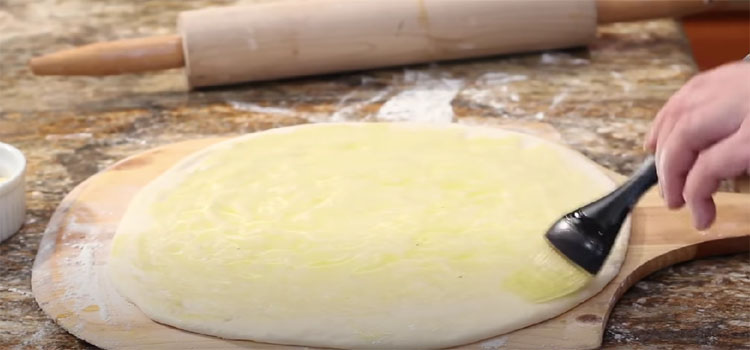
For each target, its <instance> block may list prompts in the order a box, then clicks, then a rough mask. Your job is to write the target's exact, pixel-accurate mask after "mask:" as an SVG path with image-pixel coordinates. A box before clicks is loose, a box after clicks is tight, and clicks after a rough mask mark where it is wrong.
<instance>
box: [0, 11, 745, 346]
mask: <svg viewBox="0 0 750 350" xmlns="http://www.w3.org/2000/svg"><path fill="white" fill-rule="evenodd" d="M256 1H257V0H256ZM244 2H253V1H244ZM230 3H234V1H179V0H156V1H138V2H122V1H115V0H108V1H85V0H69V1H65V0H57V1H52V0H49V1H30V0H29V1H21V0H0V141H3V142H7V143H11V144H13V145H15V146H17V147H19V148H20V149H21V150H22V151H23V152H25V154H26V156H27V157H28V160H29V168H28V178H27V180H28V186H27V191H28V192H27V198H28V206H29V212H28V217H27V221H26V225H25V226H24V228H23V229H22V230H21V232H19V233H18V234H16V235H15V236H13V237H12V238H11V239H10V240H8V241H6V242H4V243H0V349H86V348H91V347H92V346H90V345H87V344H85V343H83V342H81V341H78V340H76V338H74V337H73V336H71V335H69V334H68V333H66V332H65V331H64V330H62V329H60V328H59V327H57V326H56V325H55V324H54V322H53V321H52V320H50V319H49V318H48V317H46V316H45V315H44V314H43V313H42V312H41V310H40V309H39V307H38V306H37V305H36V303H35V301H34V299H33V296H32V294H31V290H30V288H31V287H30V276H31V266H32V263H33V259H34V256H35V254H36V249H37V246H38V242H39V239H40V238H41V234H42V232H43V230H44V228H45V226H46V224H47V222H48V220H49V217H50V215H51V214H52V212H53V211H54V209H55V207H56V206H57V205H58V204H59V202H60V200H61V199H62V197H63V196H64V195H65V194H66V193H67V192H69V191H70V190H71V189H72V188H73V187H74V186H75V185H76V184H78V183H80V182H81V181H83V180H84V179H86V178H87V177H89V176H91V175H92V174H94V173H96V172H97V171H99V170H101V169H103V168H105V167H107V166H108V165H110V164H112V163H113V162H115V161H117V160H119V159H121V158H123V157H126V156H128V155H132V154H134V153H137V152H140V151H143V150H146V149H149V148H151V147H154V146H157V145H161V144H166V143H170V142H175V141H180V140H186V139H191V138H196V137H205V136H216V135H237V134H239V133H244V132H252V131H257V130H263V129H268V128H272V127H278V126H283V125H293V124H299V123H308V122H322V121H332V120H337V121H344V120H347V121H349V120H351V121H378V120H413V119H414V117H415V116H421V117H425V116H427V117H429V119H430V120H431V121H436V122H445V121H456V122H464V123H475V124H503V123H506V122H509V121H519V120H520V121H532V122H543V123H548V124H550V125H552V126H553V127H554V128H555V129H557V130H558V132H559V133H560V134H561V136H562V139H563V140H564V141H565V142H567V143H568V144H570V145H571V146H572V147H573V148H575V149H577V150H579V151H581V152H583V153H585V154H586V155H588V156H589V157H591V158H592V159H594V160H595V161H597V162H598V163H600V164H602V165H604V166H606V167H608V168H610V169H613V170H615V171H619V172H623V173H627V172H629V171H631V170H632V169H634V167H635V166H637V164H638V163H639V162H640V160H641V159H642V158H643V156H644V154H643V153H642V151H641V149H640V142H641V139H642V137H643V135H644V133H645V132H646V130H647V128H648V125H649V121H650V119H651V118H652V117H653V115H654V114H655V113H656V112H657V110H658V109H659V107H660V106H661V105H662V104H663V103H664V102H665V101H666V99H667V98H668V97H669V95H670V94H671V93H672V92H674V91H675V90H676V89H678V88H679V86H680V85H681V84H683V83H684V82H685V81H686V80H687V79H689V77H690V76H691V75H692V74H694V73H695V71H696V68H695V66H694V64H693V60H692V57H691V56H690V53H689V48H688V46H687V43H686V41H685V39H684V35H683V34H682V32H681V29H680V27H679V25H677V24H676V23H675V22H673V21H670V20H660V21H649V22H641V23H633V24H617V25H610V26H604V27H601V28H600V29H599V31H598V35H597V39H596V41H595V42H594V43H593V44H592V45H591V46H590V47H589V49H576V50H568V51H554V52H541V53H533V54H526V55H514V56H504V57H494V58H486V59H476V60H466V61H461V62H453V63H441V64H432V65H420V66H411V67H406V68H394V69H384V70H378V71H369V72H360V73H352V74H341V75H332V76H326V77H318V78H307V79H301V80H289V81H284V82H273V83H261V84H248V85H240V86H232V87H226V88H218V89H211V90H203V91H194V92H189V93H188V92H187V91H186V85H185V80H184V78H183V77H182V75H181V72H180V71H179V70H173V71H168V72H162V73H153V74H143V75H129V76H119V77H106V78H81V77H76V78H58V77H44V78H42V77H33V76H31V75H30V73H29V72H28V70H27V69H26V68H25V62H26V61H27V60H28V59H29V58H30V57H31V56H32V55H38V54H41V53H46V52H52V51H55V50H59V49H63V48H68V47H71V46H74V45H80V44H85V43H89V42H93V41H102V40H111V39H117V38H126V37H135V36H145V35H155V34H166V33H171V32H173V28H174V22H175V14H176V13H177V12H179V11H182V10H186V9H189V8H198V7H202V6H206V5H210V4H218V5H224V4H230ZM748 260H749V259H748V255H747V254H739V255H733V256H728V257H718V258H711V259H703V260H699V261H694V262H689V263H685V264H681V265H678V266H674V267H671V268H667V269H664V270H662V271H660V272H657V273H655V274H653V275H652V276H650V277H648V278H646V279H645V280H644V281H641V282H639V283H638V284H636V285H635V286H634V287H633V288H632V289H631V290H630V291H629V292H627V293H626V294H625V295H624V296H623V298H622V300H621V301H620V302H619V303H618V305H617V306H616V307H615V309H614V311H613V313H612V317H611V319H610V321H609V324H608V326H607V330H606V334H605V337H604V347H603V348H604V349H750V295H748V293H750V264H749V263H748Z"/></svg>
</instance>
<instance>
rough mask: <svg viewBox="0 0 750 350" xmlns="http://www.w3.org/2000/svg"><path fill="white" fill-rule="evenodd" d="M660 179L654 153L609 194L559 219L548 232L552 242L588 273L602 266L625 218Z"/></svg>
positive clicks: (547, 234)
mask: <svg viewBox="0 0 750 350" xmlns="http://www.w3.org/2000/svg"><path fill="white" fill-rule="evenodd" d="M657 181H658V177H657V175H656V163H655V161H654V157H653V156H649V157H648V159H646V161H645V162H644V163H643V165H641V167H640V168H639V169H638V170H637V171H636V172H635V173H634V174H633V176H632V177H631V178H630V179H629V180H628V181H627V182H625V183H624V184H622V185H621V186H620V187H618V188H617V189H616V190H614V191H613V192H611V193H610V194H608V195H606V196H604V197H602V198H600V199H599V200H597V201H595V202H593V203H590V204H588V205H585V206H583V207H581V208H578V209H576V210H574V211H572V212H570V213H568V214H566V215H565V216H563V217H562V218H561V219H560V220H558V221H557V222H556V223H555V224H553V225H552V227H551V228H550V229H549V230H548V231H547V233H546V234H545V238H546V239H547V240H548V241H549V243H551V244H552V246H553V247H554V248H555V249H556V250H557V251H558V252H560V253H562V255H564V256H565V257H566V258H567V259H569V260H570V261H572V262H573V263H575V264H576V265H577V266H579V267H580V268H582V269H584V270H586V271H587V272H588V273H590V274H592V275H595V274H596V273H597V272H599V270H601V268H602V266H603V265H604V262H605V261H606V259H607V256H609V252H610V251H611V250H612V246H613V245H614V243H615V239H616V238H617V235H618V234H619V233H620V228H621V227H622V224H623V222H624V221H625V218H627V216H628V214H629V213H630V211H631V210H632V209H633V206H635V204H636V202H638V200H639V199H640V198H641V196H642V195H643V194H644V193H645V192H646V191H648V190H649V189H650V188H651V187H652V186H653V185H655V184H656V183H657Z"/></svg>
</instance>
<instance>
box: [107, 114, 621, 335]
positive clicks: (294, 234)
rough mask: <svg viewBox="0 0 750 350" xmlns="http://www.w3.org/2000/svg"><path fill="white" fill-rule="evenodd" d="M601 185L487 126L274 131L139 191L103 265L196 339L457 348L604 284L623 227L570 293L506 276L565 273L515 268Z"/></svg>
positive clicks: (543, 251) (552, 311) (197, 160)
mask: <svg viewBox="0 0 750 350" xmlns="http://www.w3.org/2000/svg"><path fill="white" fill-rule="evenodd" d="M614 186H615V184H614V183H613V181H612V180H610V179H609V178H608V177H607V176H606V175H605V174H603V173H602V172H601V171H600V170H599V168H598V167H597V166H596V165H594V164H593V163H592V162H590V161H589V160H587V159H585V158H584V157H583V156H581V155H580V154H578V153H576V152H573V151H570V150H568V149H567V148H564V147H561V146H559V145H557V144H554V143H552V142H549V141H545V140H542V139H539V138H536V137H532V136H529V135H525V134H521V133H515V132H509V131H504V130H500V129H492V128H481V127H467V126H460V125H455V124H452V125H424V124H374V123H370V124H317V125H305V126H297V127H291V128H282V129H275V130H271V131H266V132H261V133H255V134H250V135H247V136H243V137H239V138H236V139H233V140H229V141H227V142H223V143H220V144H217V145H214V146H211V147H209V148H207V149H205V150H203V151H200V152H198V153H196V154H194V155H192V156H190V157H188V158H187V159H185V160H183V161H182V162H180V163H179V164H178V165H176V166H175V167H173V168H172V169H170V170H169V171H167V172H166V173H164V174H162V175H161V176H160V177H158V178H157V179H156V180H154V181H152V182H151V183H149V184H148V185H147V186H145V187H144V188H143V189H142V190H141V191H139V192H138V193H137V194H136V196H135V197H134V198H133V200H132V202H131V203H130V205H129V207H128V210H127V211H126V213H125V216H124V217H123V219H122V221H121V224H120V226H119V227H118V230H117V233H116V236H115V238H114V241H113V246H112V250H111V255H110V258H109V272H110V276H111V279H112V280H113V282H114V284H115V286H116V287H117V289H118V291H119V292H120V293H121V294H122V295H123V296H125V297H126V298H127V299H129V300H130V301H132V302H133V303H135V304H136V305H137V306H138V307H139V308H140V309H141V310H142V311H143V312H144V313H145V314H147V315H148V316H149V317H151V318H152V319H154V320H156V321H159V322H162V323H165V324H169V325H172V326H175V327H179V328H183V329H186V330H190V331H195V332H199V333H204V334H210V335H216V336H220V337H225V338H233V339H249V340H255V341H260V342H268V343H279V344H294V345H305V346H322V347H338V348H390V349H394V348H398V349H407V348H408V349H414V348H435V347H447V346H453V345H459V344H465V343H469V342H473V341H477V340H481V339H484V338H488V337H492V336H496V335H499V334H502V333H506V332H509V331H512V330H515V329H518V328H521V327H524V326H527V325H530V324H533V323H536V322H539V321H542V320H545V319H548V318H550V317H553V316H556V315H558V314H560V313H562V312H564V311H566V310H568V309H570V308H572V307H573V306H575V305H576V304H578V303H580V302H582V301H583V300H585V299H587V298H589V297H591V296H592V295H594V294H595V293H597V292H598V291H600V290H601V289H602V288H603V287H604V285H606V283H607V282H609V281H610V280H611V279H612V278H613V277H614V276H615V274H616V273H617V271H618V270H619V267H620V264H621V262H622V260H623V258H624V254H625V248H626V242H627V238H628V234H629V227H627V225H626V228H625V229H624V230H623V232H622V234H621V235H620V237H619V239H618V242H617V244H616V248H615V250H614V251H613V253H612V254H611V255H610V257H609V260H608V262H607V264H606V266H605V267H604V269H603V270H602V271H601V272H600V273H599V274H598V275H597V276H596V278H595V279H593V280H592V281H591V282H590V283H588V284H587V285H585V287H584V288H583V289H581V290H579V291H577V292H575V293H573V294H569V295H567V296H564V297H561V298H556V299H553V300H551V301H548V302H542V303H536V302H532V301H529V297H533V296H534V295H535V294H538V293H540V292H541V293H542V294H544V293H547V292H551V293H554V292H555V291H554V290H550V289H554V288H556V287H555V286H554V285H546V286H545V285H544V284H534V283H531V284H530V285H529V283H525V284H524V283H523V281H522V283H517V282H518V281H516V280H517V279H518V276H519V271H520V272H522V273H520V276H522V277H523V276H526V275H527V274H529V273H532V272H538V274H539V276H543V277H544V276H545V273H547V274H548V275H550V274H551V273H554V274H557V273H558V272H559V271H558V270H561V269H562V270H564V269H566V268H567V269H569V268H568V267H566V266H567V265H565V264H563V263H561V262H559V261H558V262H557V263H556V264H552V265H554V266H552V265H550V270H549V271H546V272H545V271H534V270H533V269H529V266H530V264H529V263H530V261H533V259H535V258H538V257H540V256H542V257H544V256H547V255H549V253H550V250H549V249H550V248H549V246H548V245H547V244H546V241H544V240H543V233H544V232H545V230H546V229H547V228H548V227H549V225H550V224H551V223H552V222H554V221H555V220H557V219H558V218H559V216H560V215H561V214H563V213H564V212H567V211H569V210H571V209H574V208H575V207H578V206H580V205H582V204H584V203H586V202H589V201H591V200H593V199H595V198H596V197H599V196H600V195H602V194H604V193H606V192H608V191H609V190H611V189H612V188H614ZM532 266H533V265H532ZM538 270H539V269H538ZM550 271H552V272H550ZM513 276H515V277H513ZM513 281H516V282H513ZM530 281H532V282H533V281H534V279H530ZM526 282H528V281H526Z"/></svg>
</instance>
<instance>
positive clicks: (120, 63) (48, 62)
mask: <svg viewBox="0 0 750 350" xmlns="http://www.w3.org/2000/svg"><path fill="white" fill-rule="evenodd" d="M184 65H185V58H184V56H183V52H182V38H180V36H178V35H166V36H155V37H149V38H137V39H125V40H118V41H112V42H105V43H96V44H90V45H86V46H82V47H79V48H73V49H69V50H64V51H60V52H56V53H52V54H49V55H45V56H41V57H34V58H32V59H31V60H30V61H29V66H30V68H31V71H32V72H33V73H34V74H37V75H89V76H101V75H116V74H126V73H139V72H147V71H155V70H162V69H171V68H180V67H183V66H184Z"/></svg>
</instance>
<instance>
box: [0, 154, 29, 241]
mask: <svg viewBox="0 0 750 350" xmlns="http://www.w3.org/2000/svg"><path fill="white" fill-rule="evenodd" d="M25 173H26V158H24V156H23V153H21V151H19V150H18V149H16V148H15V147H13V146H11V145H8V144H4V143H2V142H0V178H3V179H2V180H0V242H2V241H4V240H6V239H7V238H8V237H10V236H12V235H13V234H14V233H16V231H18V229H19V228H21V225H23V222H24V219H25V217H26V194H25V191H24V183H25V181H24V175H25Z"/></svg>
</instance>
